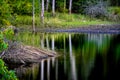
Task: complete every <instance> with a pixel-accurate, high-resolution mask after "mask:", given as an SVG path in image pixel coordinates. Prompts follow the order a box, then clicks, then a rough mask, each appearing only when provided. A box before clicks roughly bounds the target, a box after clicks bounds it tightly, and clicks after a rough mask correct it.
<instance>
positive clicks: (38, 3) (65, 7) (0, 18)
mask: <svg viewBox="0 0 120 80" xmlns="http://www.w3.org/2000/svg"><path fill="white" fill-rule="evenodd" d="M119 6H120V0H0V24H1V25H2V24H7V25H10V24H14V23H15V20H16V16H17V15H22V16H23V15H27V16H33V15H35V16H36V15H38V16H39V15H40V16H41V17H42V18H41V19H43V17H44V13H46V12H48V13H52V14H51V15H54V14H57V13H69V14H71V13H75V14H83V15H86V14H89V15H92V16H97V17H99V16H100V15H103V16H106V14H108V13H107V12H106V8H108V7H109V8H111V9H110V11H113V12H112V14H115V15H116V14H120V10H119ZM93 7H94V8H93ZM100 7H101V9H100ZM113 7H114V8H113ZM98 8H99V9H98ZM95 11H96V12H95ZM92 12H93V13H92ZM45 17H46V16H45Z"/></svg>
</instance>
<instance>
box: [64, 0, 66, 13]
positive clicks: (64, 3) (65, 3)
mask: <svg viewBox="0 0 120 80" xmlns="http://www.w3.org/2000/svg"><path fill="white" fill-rule="evenodd" d="M65 9H66V0H64V13H65Z"/></svg>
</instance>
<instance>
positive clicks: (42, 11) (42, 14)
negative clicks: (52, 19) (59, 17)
mask: <svg viewBox="0 0 120 80" xmlns="http://www.w3.org/2000/svg"><path fill="white" fill-rule="evenodd" d="M41 7H42V10H41V23H42V26H43V24H44V0H42V6H41Z"/></svg>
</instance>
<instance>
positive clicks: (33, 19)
mask: <svg viewBox="0 0 120 80" xmlns="http://www.w3.org/2000/svg"><path fill="white" fill-rule="evenodd" d="M32 7H33V10H32V12H33V17H32V29H33V32H35V12H34V11H35V7H34V0H33V3H32Z"/></svg>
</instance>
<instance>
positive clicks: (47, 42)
mask: <svg viewBox="0 0 120 80" xmlns="http://www.w3.org/2000/svg"><path fill="white" fill-rule="evenodd" d="M46 44H47V49H50V48H49V41H48V34H47V35H46Z"/></svg>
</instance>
